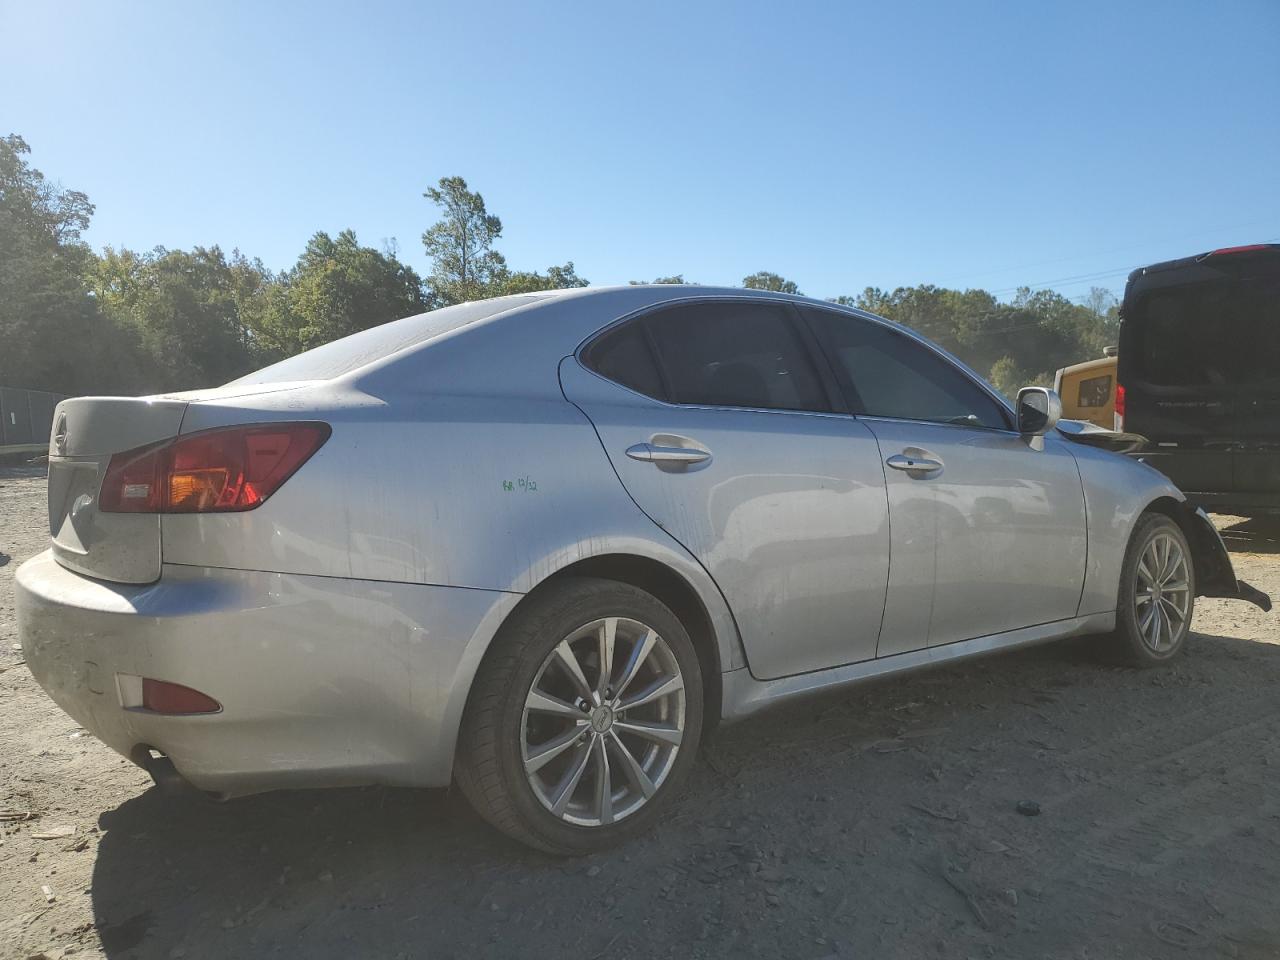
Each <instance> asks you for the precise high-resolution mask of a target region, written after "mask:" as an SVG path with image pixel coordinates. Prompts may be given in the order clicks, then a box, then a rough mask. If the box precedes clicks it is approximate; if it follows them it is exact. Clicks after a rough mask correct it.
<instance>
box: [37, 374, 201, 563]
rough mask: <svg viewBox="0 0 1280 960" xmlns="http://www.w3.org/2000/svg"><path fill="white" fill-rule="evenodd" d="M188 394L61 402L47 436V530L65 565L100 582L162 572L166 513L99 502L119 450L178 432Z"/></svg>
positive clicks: (54, 552)
mask: <svg viewBox="0 0 1280 960" xmlns="http://www.w3.org/2000/svg"><path fill="white" fill-rule="evenodd" d="M186 408H187V401H186V400H176V399H169V398H163V397H158V398H145V397H144V398H134V397H77V398H75V399H73V400H64V401H62V402H61V403H60V404H58V406H57V408H56V409H55V410H54V414H53V433H52V435H51V436H50V438H49V534H50V536H51V537H52V538H53V554H54V557H55V558H56V559H57V561H58V562H59V563H60V564H62V565H63V566H64V567H67V568H69V569H71V570H75V571H76V572H77V573H83V574H85V575H87V576H90V577H95V578H97V579H99V580H109V581H114V582H118V583H151V582H152V581H154V580H157V579H159V577H160V515H159V514H143V513H106V512H103V511H101V510H100V509H99V508H98V496H99V492H100V491H101V488H102V481H103V478H104V477H105V475H106V472H107V466H108V464H110V462H111V457H112V455H113V454H116V453H121V452H123V451H126V450H133V449H136V448H137V447H142V446H146V445H148V444H152V443H158V442H160V441H163V440H168V439H171V438H172V437H175V436H177V434H178V429H179V428H180V427H181V425H182V417H183V413H184V412H185V410H186Z"/></svg>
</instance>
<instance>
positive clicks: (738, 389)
mask: <svg viewBox="0 0 1280 960" xmlns="http://www.w3.org/2000/svg"><path fill="white" fill-rule="evenodd" d="M642 323H643V324H644V326H645V328H646V329H647V331H648V334H649V336H650V338H651V341H652V343H653V346H654V349H655V351H656V353H657V358H658V363H659V364H660V365H661V367H662V370H663V373H664V374H665V376H666V381H667V384H668V385H669V386H670V390H671V396H670V398H669V399H670V400H671V401H672V402H673V403H688V404H698V405H705V406H716V407H759V408H764V409H772V410H818V411H826V410H830V409H831V406H830V404H829V402H828V401H827V397H826V392H825V390H824V389H823V386H822V382H821V381H820V380H819V379H818V374H817V373H816V371H815V370H814V369H813V364H812V363H811V362H810V360H809V355H808V352H807V351H806V350H805V346H804V343H803V341H802V340H801V339H800V335H799V333H798V332H797V330H796V327H795V323H794V321H793V318H792V314H791V312H790V310H789V309H788V308H787V307H786V306H784V305H781V304H775V303H752V302H749V301H745V302H744V301H735V302H723V303H716V302H711V303H690V304H683V305H681V306H677V307H671V308H669V309H666V310H660V311H658V312H656V313H652V314H649V315H648V316H646V317H645V318H644V319H643V321H642Z"/></svg>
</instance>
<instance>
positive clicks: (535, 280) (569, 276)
mask: <svg viewBox="0 0 1280 960" xmlns="http://www.w3.org/2000/svg"><path fill="white" fill-rule="evenodd" d="M587 285H588V281H587V280H586V279H585V278H583V277H580V276H578V271H577V270H575V269H574V266H573V261H572V260H570V261H569V262H568V263H566V264H564V265H563V266H560V267H548V268H547V272H546V273H545V274H543V273H538V272H537V271H536V270H518V271H516V272H514V273H506V274H504V275H503V276H501V277H497V278H495V279H494V280H493V281H491V282H490V284H489V292H488V296H495V297H497V296H505V295H507V294H511V293H535V292H536V291H538V290H569V289H571V288H574V287H585V286H587Z"/></svg>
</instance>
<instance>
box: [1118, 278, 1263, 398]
mask: <svg viewBox="0 0 1280 960" xmlns="http://www.w3.org/2000/svg"><path fill="white" fill-rule="evenodd" d="M1129 319H1130V318H1126V322H1129ZM1131 319H1132V321H1133V323H1134V325H1135V327H1136V331H1135V332H1136V334H1137V335H1136V336H1135V337H1134V338H1133V340H1132V341H1131V342H1130V347H1129V349H1130V351H1131V353H1130V356H1129V357H1127V358H1125V359H1126V361H1127V362H1126V366H1129V365H1130V364H1132V366H1131V369H1132V370H1133V372H1134V373H1135V374H1136V375H1137V378H1138V379H1140V380H1143V381H1145V382H1147V383H1151V384H1156V385H1158V386H1168V387H1194V386H1223V387H1230V386H1240V387H1248V386H1251V385H1254V384H1261V383H1265V382H1275V381H1277V380H1280V279H1277V278H1269V279H1262V280H1223V281H1216V282H1213V283H1202V284H1196V285H1194V286H1187V287H1175V288H1172V289H1168V290H1160V291H1156V292H1153V293H1152V294H1150V295H1149V296H1147V297H1145V298H1144V299H1143V300H1142V301H1140V302H1139V304H1138V309H1137V311H1136V315H1135V316H1134V317H1132V318H1131Z"/></svg>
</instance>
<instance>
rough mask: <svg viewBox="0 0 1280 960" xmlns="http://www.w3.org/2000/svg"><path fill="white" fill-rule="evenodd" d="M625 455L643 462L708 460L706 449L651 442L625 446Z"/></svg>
mask: <svg viewBox="0 0 1280 960" xmlns="http://www.w3.org/2000/svg"><path fill="white" fill-rule="evenodd" d="M627 456H628V457H630V458H631V459H632V460H639V461H641V462H643V463H701V462H702V461H703V460H710V459H711V454H710V453H708V452H707V451H706V450H697V449H694V448H691V447H662V446H658V445H657V444H653V443H636V444H632V445H631V446H629V447H627Z"/></svg>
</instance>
